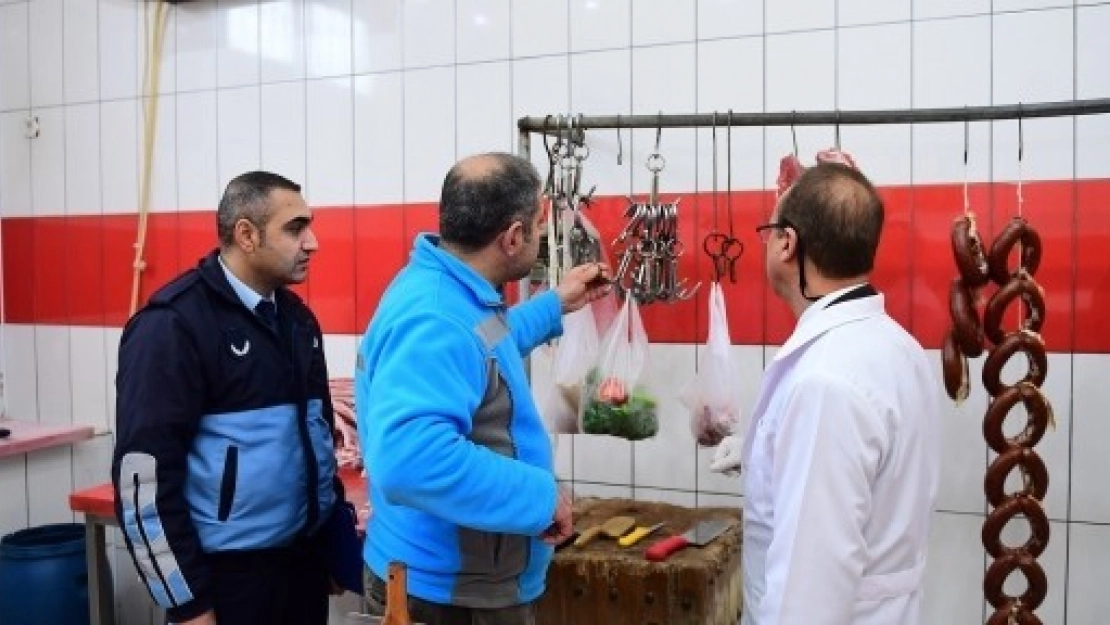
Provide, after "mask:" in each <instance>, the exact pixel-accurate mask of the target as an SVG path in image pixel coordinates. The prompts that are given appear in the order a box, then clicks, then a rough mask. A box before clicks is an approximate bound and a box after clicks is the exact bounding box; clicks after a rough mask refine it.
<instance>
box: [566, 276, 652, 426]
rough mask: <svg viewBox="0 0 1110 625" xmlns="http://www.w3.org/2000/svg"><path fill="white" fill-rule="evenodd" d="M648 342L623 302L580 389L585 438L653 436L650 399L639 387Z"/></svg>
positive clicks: (635, 310)
mask: <svg viewBox="0 0 1110 625" xmlns="http://www.w3.org/2000/svg"><path fill="white" fill-rule="evenodd" d="M647 349H648V338H647V332H645V331H644V324H643V321H642V320H641V319H640V309H639V306H637V305H636V300H635V298H632V297H629V298H627V299H625V302H624V305H623V306H621V309H620V311H619V312H618V313H617V316H616V317H615V318H614V319H613V323H612V325H611V326H610V327H609V329H608V330H607V331H606V332H605V336H604V338H603V339H602V341H601V347H600V353H599V357H598V360H597V364H596V366H595V367H594V368H592V369H591V370H590V372H589V374H587V376H586V384H585V386H584V387H583V389H582V393H583V395H582V401H581V406H582V411H581V412H582V425H581V430H582V432H583V433H585V434H609V435H612V436H617V437H620V438H627V439H628V440H633V441H637V440H642V439H645V438H650V437H652V436H655V434H656V433H657V432H658V431H659V419H658V417H657V415H656V409H657V404H656V401H655V398H654V397H652V396H651V395H649V394H648V393H647V392H646V391H645V390H644V389H643V388H642V387H640V386H639V380H640V374H641V373H643V370H644V365H645V363H646V362H647Z"/></svg>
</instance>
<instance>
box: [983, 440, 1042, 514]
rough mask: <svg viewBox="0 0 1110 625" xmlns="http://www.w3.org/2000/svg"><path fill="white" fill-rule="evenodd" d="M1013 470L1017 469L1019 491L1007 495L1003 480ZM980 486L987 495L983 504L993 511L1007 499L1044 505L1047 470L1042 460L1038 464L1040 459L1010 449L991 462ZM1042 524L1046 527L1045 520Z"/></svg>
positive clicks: (1024, 450) (1029, 451)
mask: <svg viewBox="0 0 1110 625" xmlns="http://www.w3.org/2000/svg"><path fill="white" fill-rule="evenodd" d="M1014 467H1019V468H1020V471H1021V478H1022V479H1021V481H1022V484H1023V485H1022V489H1021V490H1019V491H1018V492H1016V493H1012V494H1007V493H1006V479H1007V478H1008V477H1010V473H1011V472H1012V471H1013V470H1014ZM983 486H984V490H986V492H987V501H989V502H990V504H991V505H992V506H995V507H996V508H997V507H1000V506H1001V505H1002V504H1003V503H1005V502H1006V501H1007V499H1008V498H1009V499H1020V500H1022V501H1025V500H1027V499H1035V500H1037V501H1038V502H1039V501H1044V496H1045V493H1047V492H1048V467H1046V466H1044V460H1041V457H1040V456H1038V455H1037V454H1036V453H1035V452H1034V451H1033V450H1032V449H1029V448H1027V447H1014V448H1013V449H1011V450H1009V451H1007V452H1006V453H1004V454H1000V455H999V456H998V457H997V458H995V459H994V462H992V463H991V465H990V467H988V468H987V475H986V477H985V478H984V479H983ZM992 514H993V513H992ZM1045 522H1046V523H1047V522H1048V519H1045ZM1030 523H1032V521H1030Z"/></svg>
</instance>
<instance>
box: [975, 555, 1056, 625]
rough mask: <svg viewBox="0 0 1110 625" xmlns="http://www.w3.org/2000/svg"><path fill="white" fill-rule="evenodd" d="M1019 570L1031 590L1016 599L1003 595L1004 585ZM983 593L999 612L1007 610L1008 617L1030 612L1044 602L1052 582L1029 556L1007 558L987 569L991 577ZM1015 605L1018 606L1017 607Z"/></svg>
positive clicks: (1009, 556) (986, 579) (1000, 559)
mask: <svg viewBox="0 0 1110 625" xmlns="http://www.w3.org/2000/svg"><path fill="white" fill-rule="evenodd" d="M1018 569H1021V572H1022V573H1023V574H1024V575H1025V581H1026V582H1027V583H1028V587H1027V588H1026V589H1025V592H1023V593H1021V596H1019V597H1016V600H1015V598H1012V597H1010V596H1008V595H1006V594H1005V593H1004V592H1003V590H1002V586H1003V584H1005V583H1006V578H1007V577H1009V576H1010V573H1013V572H1014V571H1015V570H1018ZM983 594H985V595H986V597H987V601H988V602H989V603H990V604H991V605H992V606H994V608H995V609H996V610H998V609H1004V610H1005V611H1006V613H1007V616H1012V615H1014V613H1022V612H1026V613H1029V612H1032V611H1033V610H1036V609H1037V608H1038V607H1040V605H1041V604H1042V603H1044V598H1045V597H1046V596H1047V595H1048V579H1047V578H1046V577H1045V574H1044V569H1042V568H1041V565H1040V564H1038V563H1037V561H1036V560H1035V559H1034V558H1033V557H1031V556H1030V555H1029V554H1024V553H1022V554H1012V555H1007V556H1005V557H1002V558H998V559H997V560H995V561H994V562H991V565H990V566H989V567H987V574H986V577H985V579H984V580H983ZM1014 603H1017V604H1018V605H1017V606H1015V605H1013V604H1014ZM1015 607H1016V608H1017V609H1016V610H1015V609H1014V608H1015ZM1004 622H1005V621H1004Z"/></svg>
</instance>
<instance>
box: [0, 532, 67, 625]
mask: <svg viewBox="0 0 1110 625" xmlns="http://www.w3.org/2000/svg"><path fill="white" fill-rule="evenodd" d="M88 622H89V585H88V574H87V570H86V568H85V526H84V525H80V524H77V523H59V524H55V525H42V526H39V527H32V528H28V529H25V530H19V531H18V532H13V533H11V534H8V535H7V536H5V537H4V538H3V539H0V623H3V625H88Z"/></svg>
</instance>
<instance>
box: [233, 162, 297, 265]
mask: <svg viewBox="0 0 1110 625" xmlns="http://www.w3.org/2000/svg"><path fill="white" fill-rule="evenodd" d="M274 189H285V190H287V191H292V192H294V193H300V192H301V185H299V184H297V183H295V182H293V181H292V180H289V179H288V178H285V177H283V176H279V175H277V174H274V173H270V172H268V171H249V172H247V173H245V174H241V175H239V176H236V177H235V178H233V179H232V180H231V182H229V183H227V188H226V189H224V195H223V197H222V198H220V207H219V209H218V210H217V211H216V232H217V234H218V235H219V238H220V245H221V246H223V247H227V246H229V245H232V244H233V243H235V223H236V222H237V221H239V220H240V219H246V220H248V221H250V222H251V223H252V224H254V225H255V226H257V227H258V228H260V229H261V228H265V227H266V222H268V221H269V220H270V211H269V198H270V192H271V191H273V190H274Z"/></svg>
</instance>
